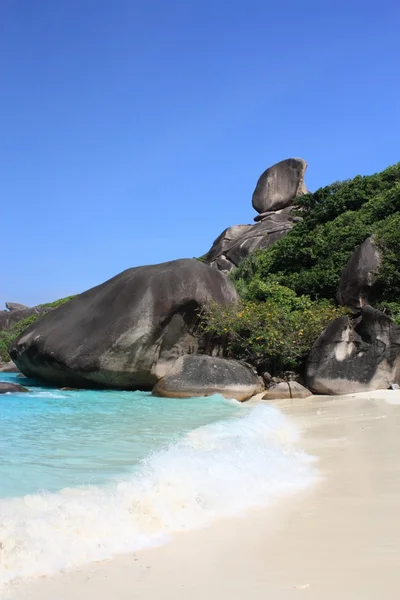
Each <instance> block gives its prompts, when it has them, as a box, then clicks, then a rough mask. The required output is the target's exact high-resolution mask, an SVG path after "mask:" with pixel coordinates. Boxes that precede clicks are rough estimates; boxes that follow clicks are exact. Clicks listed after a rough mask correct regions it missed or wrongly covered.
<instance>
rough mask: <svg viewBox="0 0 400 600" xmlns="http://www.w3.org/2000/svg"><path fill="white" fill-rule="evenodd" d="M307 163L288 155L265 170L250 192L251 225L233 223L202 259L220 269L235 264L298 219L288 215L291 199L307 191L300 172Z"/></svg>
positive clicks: (289, 228)
mask: <svg viewBox="0 0 400 600" xmlns="http://www.w3.org/2000/svg"><path fill="white" fill-rule="evenodd" d="M306 168H307V163H306V162H305V161H304V160H303V159H301V158H289V159H287V160H283V161H281V162H280V163H278V164H276V165H273V166H272V167H270V168H269V169H267V170H266V171H265V172H264V173H263V174H262V175H261V177H260V178H259V180H258V183H257V186H256V189H255V190H254V193H253V207H254V208H255V209H256V211H258V212H259V213H260V214H258V215H257V216H256V217H255V218H254V221H256V223H255V224H253V225H233V226H232V227H228V228H227V229H225V230H224V231H223V232H222V233H221V234H220V235H219V236H218V237H217V239H216V240H215V241H214V243H213V245H212V247H211V248H210V250H209V251H208V252H207V254H206V255H205V257H204V260H205V262H206V263H207V264H209V265H211V266H212V267H215V268H217V269H219V270H220V271H223V272H229V271H231V270H232V269H234V268H235V267H237V266H239V264H240V263H241V262H242V260H243V259H244V258H246V256H248V255H249V254H250V253H251V252H254V251H255V250H260V249H266V248H269V246H271V245H272V244H274V243H275V242H277V241H278V240H280V239H281V238H282V237H283V236H284V235H286V233H288V231H290V230H291V229H292V227H293V226H294V225H295V223H296V222H297V221H299V220H300V218H299V217H298V216H296V215H292V214H291V212H292V208H293V204H294V201H295V199H296V198H297V197H298V196H300V195H302V194H305V193H307V189H306V187H305V185H304V173H305V170H306Z"/></svg>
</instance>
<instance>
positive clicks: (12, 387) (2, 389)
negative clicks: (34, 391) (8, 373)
mask: <svg viewBox="0 0 400 600" xmlns="http://www.w3.org/2000/svg"><path fill="white" fill-rule="evenodd" d="M8 392H29V390H27V389H26V388H25V387H23V386H22V385H18V384H17V383H9V382H8V381H0V394H7V393H8Z"/></svg>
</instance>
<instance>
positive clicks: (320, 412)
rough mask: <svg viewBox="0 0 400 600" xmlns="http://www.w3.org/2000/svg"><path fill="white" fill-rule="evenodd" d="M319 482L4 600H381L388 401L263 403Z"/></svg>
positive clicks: (397, 445) (397, 550) (394, 502)
mask: <svg viewBox="0 0 400 600" xmlns="http://www.w3.org/2000/svg"><path fill="white" fill-rule="evenodd" d="M272 404H273V405H274V406H276V407H277V408H279V409H281V410H282V411H283V412H284V413H285V415H286V416H288V417H289V418H291V419H292V420H293V421H294V422H295V423H296V424H297V425H298V426H299V428H300V429H301V431H302V438H301V441H300V444H299V446H300V447H301V448H302V449H304V450H305V451H306V452H308V453H310V454H312V455H314V456H317V458H318V462H317V464H316V467H317V469H318V471H319V473H320V475H321V478H320V480H319V481H318V482H317V483H316V484H314V485H312V486H310V487H309V488H307V489H306V490H305V491H300V492H297V493H295V494H292V495H288V496H285V497H284V498H283V499H281V500H279V501H278V502H276V503H275V504H273V505H271V506H269V507H266V508H263V509H253V510H251V511H249V512H247V513H246V514H245V515H241V516H239V517H235V518H227V519H224V520H219V521H217V522H214V523H213V524H212V525H210V526H209V527H207V528H205V529H199V530H193V531H189V532H187V533H180V534H177V535H175V536H174V537H173V539H172V541H171V542H170V543H169V544H167V545H165V546H160V547H157V548H150V549H145V550H142V551H139V552H137V553H133V554H128V555H123V556H119V557H117V558H114V559H111V560H109V561H103V562H98V563H92V564H89V565H87V566H85V567H84V568H81V569H79V570H77V571H72V572H67V573H63V574H59V575H56V576H53V577H48V578H47V577H43V578H40V579H37V580H35V581H30V582H24V583H21V584H19V585H17V586H16V587H15V588H14V590H13V591H12V592H11V593H10V594H9V595H8V596H7V597H8V598H10V600H53V599H54V598H57V599H58V600H72V599H74V600H83V599H85V600H88V599H89V600H91V599H93V600H94V599H96V600H106V599H107V600H109V599H110V598H112V599H113V600H128V599H129V600H131V599H132V598H138V599H139V598H140V600H150V599H151V600H153V599H154V600H155V599H158V598H163V599H164V598H165V599H169V598H171V599H172V598H174V600H180V599H182V600H183V599H186V598H189V597H190V598H191V599H193V600H200V599H202V600H204V595H205V594H208V595H210V594H211V595H212V596H214V595H215V597H216V598H218V600H225V599H226V600H228V599H229V600H242V599H243V598H245V597H249V598H251V600H258V599H260V600H261V599H263V600H265V598H268V596H269V594H273V596H272V597H273V599H274V600H286V599H291V598H298V597H299V594H304V595H305V594H307V598H309V599H312V600H314V599H315V600H317V599H318V600H320V599H321V598H324V600H331V599H332V600H333V599H335V600H337V599H338V598H341V599H343V600H346V599H349V600H350V599H355V598H363V600H367V599H371V600H372V599H376V598H380V597H384V598H385V599H386V598H387V599H388V600H391V599H392V598H393V600H394V599H395V598H397V596H398V592H399V589H400V521H399V520H398V518H397V512H398V506H399V502H400V465H399V464H398V463H399V461H398V457H399V455H400V435H399V426H400V406H399V404H400V392H399V391H388V390H382V391H378V392H364V393H361V394H350V395H348V396H340V397H337V396H310V397H309V398H305V399H293V400H279V401H274V402H273V403H272Z"/></svg>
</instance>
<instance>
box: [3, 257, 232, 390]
mask: <svg viewBox="0 0 400 600" xmlns="http://www.w3.org/2000/svg"><path fill="white" fill-rule="evenodd" d="M237 300H238V296H237V293H236V291H235V288H234V287H233V284H232V283H231V282H230V280H229V279H228V278H227V277H226V276H225V275H224V274H222V273H220V272H219V271H217V270H216V269H212V268H211V267H209V266H208V265H206V264H204V263H202V262H200V261H198V260H194V259H182V260H176V261H171V262H168V263H162V264H159V265H151V266H143V267H136V268H133V269H128V270H127V271H124V272H123V273H120V274H119V275H117V276H116V277H114V278H113V279H110V280H109V281H106V282H105V283H103V284H101V285H99V286H97V287H95V288H92V289H90V290H88V291H87V292H84V293H83V294H80V295H79V296H76V297H75V298H73V299H72V300H70V301H69V302H67V303H66V304H63V305H62V306H60V307H58V308H56V309H54V310H52V311H51V312H49V313H48V314H46V315H45V316H43V318H41V319H39V320H38V321H37V322H35V323H34V324H33V325H31V326H30V327H29V328H28V329H27V330H25V331H24V332H23V333H22V334H21V336H19V338H17V339H16V340H15V341H14V342H13V344H12V346H11V349H10V355H11V358H12V359H13V360H14V362H15V364H16V365H17V367H18V368H19V369H20V371H22V373H24V374H25V375H27V376H28V377H38V378H41V379H44V380H45V381H47V382H49V383H51V384H53V385H56V386H57V387H74V388H75V387H76V388H82V387H89V388H90V387H103V388H116V389H143V390H146V389H147V390H151V389H152V388H153V387H154V385H155V384H156V383H157V381H158V380H159V379H160V378H161V377H163V376H164V375H165V373H166V372H167V371H168V370H169V368H170V367H171V365H172V364H173V363H174V362H175V360H176V359H177V358H178V357H179V356H181V355H183V354H188V353H197V352H200V351H202V348H201V336H200V335H199V333H198V330H197V325H198V309H201V308H202V307H203V306H205V305H206V304H208V303H209V302H210V301H213V302H217V303H221V304H230V303H233V302H236V301H237ZM210 351H211V352H212V351H213V350H212V348H211V349H210Z"/></svg>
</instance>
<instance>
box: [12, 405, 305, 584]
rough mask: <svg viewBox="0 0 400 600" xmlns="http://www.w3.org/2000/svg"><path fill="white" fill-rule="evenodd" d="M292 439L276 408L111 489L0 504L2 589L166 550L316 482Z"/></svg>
mask: <svg viewBox="0 0 400 600" xmlns="http://www.w3.org/2000/svg"><path fill="white" fill-rule="evenodd" d="M297 440H298V431H297V429H296V428H295V427H294V425H293V424H292V423H291V422H290V421H289V420H288V419H287V418H286V417H285V416H284V415H283V414H282V413H281V412H280V411H278V410H277V409H275V408H273V407H271V406H268V405H259V406H257V407H255V408H253V409H252V410H251V411H250V412H248V413H247V414H246V415H245V416H244V417H243V416H241V417H239V418H232V419H230V420H228V421H220V422H217V423H214V424H211V425H207V426H204V427H201V428H198V429H196V430H193V431H191V432H190V433H189V434H187V435H186V436H185V437H184V438H183V439H182V440H180V441H179V442H177V443H175V444H173V445H171V446H170V447H169V448H167V449H166V450H164V451H161V452H157V453H155V454H153V455H152V456H150V457H149V458H148V459H146V460H145V461H144V462H143V463H142V464H141V466H140V469H139V471H138V472H137V473H136V474H135V475H132V477H131V478H130V479H125V480H123V481H120V482H117V483H115V484H114V485H112V486H108V487H86V488H68V489H64V490H62V491H61V492H59V493H55V494H50V493H45V494H35V495H29V496H25V497H24V498H12V499H3V500H0V544H1V545H0V548H1V549H0V582H1V583H0V585H3V586H4V585H7V584H9V583H10V582H12V581H15V580H18V579H25V578H29V577H35V576H40V575H48V574H52V573H55V572H57V571H60V570H64V569H71V568H74V567H77V566H80V565H84V564H87V563H90V562H92V561H95V560H100V559H105V558H109V557H112V556H115V555H116V554H121V553H127V552H130V551H133V550H138V549H139V548H144V547H148V546H152V545H157V544H161V543H164V542H166V541H167V540H168V538H169V536H170V535H171V534H172V533H174V532H178V531H183V530H187V529H194V528H198V527H202V526H204V525H206V524H208V523H210V522H212V521H213V520H215V519H218V518H221V517H227V516H232V515H235V514H238V513H241V512H243V511H244V510H246V509H248V508H250V507H256V506H265V505H266V504H268V503H270V502H271V501H273V500H276V499H277V497H279V496H280V495H282V494H285V493H289V492H294V491H296V490H299V489H301V488H302V487H304V486H306V485H308V484H310V483H311V482H312V481H313V480H314V478H315V471H314V467H313V464H312V463H313V459H312V457H310V456H308V455H306V454H304V453H302V452H300V451H298V450H297V449H296V448H295V447H294V444H295V442H297Z"/></svg>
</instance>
